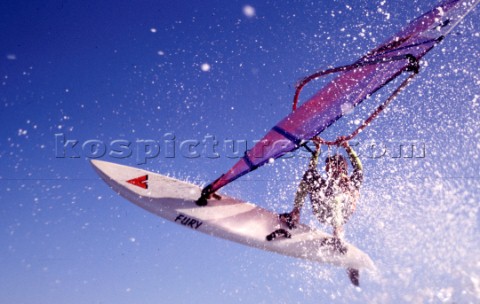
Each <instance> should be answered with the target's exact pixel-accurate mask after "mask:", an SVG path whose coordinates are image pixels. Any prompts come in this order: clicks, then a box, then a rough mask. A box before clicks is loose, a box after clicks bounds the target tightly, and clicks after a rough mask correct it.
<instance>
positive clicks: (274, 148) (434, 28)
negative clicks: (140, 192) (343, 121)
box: [206, 0, 480, 194]
mask: <svg viewBox="0 0 480 304" xmlns="http://www.w3.org/2000/svg"><path fill="white" fill-rule="evenodd" d="M479 2H480V0H448V1H444V2H443V3H442V4H440V5H439V6H437V7H436V8H434V9H433V10H431V11H429V12H427V13H425V14H424V15H422V16H420V17H418V18H417V19H415V20H414V21H412V22H411V23H410V24H409V25H408V26H407V27H405V28H404V29H403V30H402V31H400V32H399V33H397V35H395V36H393V37H392V38H391V39H389V40H388V41H387V42H386V43H384V44H382V45H380V46H379V47H377V48H375V49H373V50H372V51H370V52H369V53H367V54H366V55H365V56H364V57H362V58H361V59H360V60H358V61H357V62H356V63H354V64H352V65H351V66H350V67H351V68H346V69H345V70H344V71H342V72H339V73H338V76H337V77H336V78H335V79H334V80H332V81H331V82H329V83H328V84H327V85H326V86H325V87H323V88H322V89H321V90H320V91H318V92H317V93H316V94H315V95H313V96H312V97H311V98H310V99H308V100H307V101H306V102H305V103H304V104H303V105H302V106H300V107H299V108H298V109H297V110H296V111H294V112H292V113H290V114H289V115H288V116H287V117H285V118H284V119H283V120H282V121H280V122H279V123H278V124H277V125H276V126H275V127H273V128H272V129H271V130H270V131H269V132H268V133H267V134H266V135H265V136H264V137H263V139H262V140H261V141H260V142H258V143H257V144H256V145H255V146H254V147H253V148H252V149H251V150H249V151H248V152H247V153H246V154H245V156H244V157H243V158H242V159H241V160H239V161H238V162H237V163H236V164H235V165H234V166H233V167H232V168H231V169H230V170H229V171H228V172H227V173H225V174H223V175H222V176H220V177H219V178H218V179H217V180H215V181H214V182H213V183H211V184H210V185H209V186H208V187H207V188H206V189H208V193H207V194H209V193H213V192H215V191H217V190H218V189H220V188H221V187H223V186H225V185H226V184H228V183H230V182H232V181H234V180H235V179H237V178H239V177H240V176H242V175H244V174H246V173H248V172H250V171H252V170H254V169H256V168H258V167H259V166H262V165H263V164H265V163H266V162H268V161H269V160H271V159H276V158H278V157H281V156H282V155H284V154H286V153H288V152H291V151H293V150H295V149H298V148H299V147H300V146H301V145H302V144H304V143H305V142H306V141H308V140H310V139H311V138H313V137H314V136H316V135H318V134H320V133H321V132H322V131H324V130H325V129H326V128H327V127H328V126H330V125H331V124H333V123H334V122H335V121H336V120H338V119H339V118H340V117H342V116H343V115H344V114H345V112H346V111H348V110H351V109H352V108H353V107H355V106H357V105H358V104H359V103H361V102H362V101H363V100H365V99H366V98H367V97H368V96H370V95H372V94H373V93H375V92H376V91H377V90H379V89H381V88H382V87H383V86H385V85H386V84H387V83H388V82H390V81H391V80H393V79H395V78H396V77H397V76H399V75H400V74H401V73H402V72H404V71H408V70H409V67H410V64H411V63H412V62H411V59H412V58H413V57H414V58H415V59H417V60H419V59H421V58H422V57H423V56H424V55H425V54H426V53H427V52H428V51H429V50H431V49H432V48H433V47H434V46H435V45H436V44H438V43H439V42H440V41H441V40H442V39H443V38H444V37H445V35H447V34H448V33H449V32H450V31H451V30H452V29H453V28H454V27H455V26H456V25H457V24H458V23H459V22H460V21H461V20H462V19H463V18H464V16H465V15H466V14H468V12H470V11H471V10H472V9H473V8H474V7H475V6H476V5H477V4H478V3H479Z"/></svg>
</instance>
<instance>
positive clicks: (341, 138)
mask: <svg viewBox="0 0 480 304" xmlns="http://www.w3.org/2000/svg"><path fill="white" fill-rule="evenodd" d="M337 141H338V142H339V143H340V146H342V147H344V148H345V149H346V148H348V147H349V146H350V145H349V144H348V140H347V137H346V136H339V137H338V138H337Z"/></svg>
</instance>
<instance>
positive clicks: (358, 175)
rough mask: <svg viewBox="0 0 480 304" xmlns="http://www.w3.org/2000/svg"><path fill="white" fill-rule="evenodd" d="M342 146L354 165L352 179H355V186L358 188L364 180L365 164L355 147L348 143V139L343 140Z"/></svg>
mask: <svg viewBox="0 0 480 304" xmlns="http://www.w3.org/2000/svg"><path fill="white" fill-rule="evenodd" d="M342 147H343V148H344V149H345V151H346V152H347V154H348V158H349V159H350V162H351V163H352V166H353V173H352V176H351V180H352V181H353V183H354V185H355V187H356V188H357V189H358V188H360V185H361V184H362V182H363V165H362V162H361V161H360V158H359V157H358V155H357V153H356V152H355V150H353V148H352V147H351V146H350V145H349V144H348V141H344V142H342Z"/></svg>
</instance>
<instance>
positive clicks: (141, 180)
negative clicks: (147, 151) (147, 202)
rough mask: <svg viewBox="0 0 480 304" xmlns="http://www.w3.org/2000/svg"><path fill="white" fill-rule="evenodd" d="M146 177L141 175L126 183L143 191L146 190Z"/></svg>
mask: <svg viewBox="0 0 480 304" xmlns="http://www.w3.org/2000/svg"><path fill="white" fill-rule="evenodd" d="M147 182H148V175H143V176H140V177H136V178H132V179H130V180H127V183H130V184H132V185H135V186H137V187H140V188H143V189H148V183H147Z"/></svg>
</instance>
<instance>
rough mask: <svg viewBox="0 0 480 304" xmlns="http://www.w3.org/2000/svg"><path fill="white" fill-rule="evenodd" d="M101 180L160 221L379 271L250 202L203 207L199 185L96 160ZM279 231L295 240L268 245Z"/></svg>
mask: <svg viewBox="0 0 480 304" xmlns="http://www.w3.org/2000/svg"><path fill="white" fill-rule="evenodd" d="M92 165H93V167H94V168H95V170H96V171H97V172H98V174H99V175H100V176H101V177H102V179H103V180H104V181H105V182H106V183H107V184H108V185H109V186H110V187H111V188H112V189H113V190H114V191H115V192H117V193H118V194H120V195H121V196H123V197H125V198H126V199H127V200H129V201H131V202H132V203H134V204H136V205H137V206H139V207H142V208H144V209H146V210H148V211H150V212H152V213H154V214H156V215H158V216H160V217H162V218H165V219H167V220H170V221H172V222H174V223H177V224H179V225H183V226H185V227H187V228H189V229H193V230H197V231H200V232H203V233H207V234H209V235H212V236H216V237H219V238H223V239H227V240H231V241H234V242H237V243H240V244H244V245H247V246H251V247H255V248H259V249H262V250H267V251H272V252H276V253H279V254H283V255H287V256H291V257H295V258H300V259H305V260H309V261H315V262H320V263H329V264H333V265H337V266H340V267H345V268H353V269H370V270H373V269H374V268H375V266H374V264H373V262H372V260H371V259H370V258H369V256H368V255H367V254H365V253H364V252H362V251H361V250H360V249H358V248H356V247H355V246H353V245H351V244H348V243H346V244H345V246H346V248H347V252H346V253H345V254H340V253H339V252H338V251H336V250H334V249H333V248H331V245H325V240H327V239H331V235H329V234H326V233H324V232H322V231H319V230H317V229H314V228H311V227H309V226H306V225H303V224H300V225H298V226H297V228H294V229H292V230H289V229H288V228H287V227H286V225H285V224H284V223H283V222H281V221H280V220H279V217H278V214H276V213H274V212H272V211H269V210H266V209H264V208H261V207H259V206H257V205H254V204H252V203H248V202H243V201H241V200H238V199H235V198H232V197H229V196H226V195H221V197H222V198H221V199H220V200H217V199H211V200H209V201H208V205H207V206H204V207H199V206H197V205H196V204H195V201H196V200H197V199H198V198H199V197H200V192H201V188H200V187H199V186H196V185H193V184H190V183H187V182H183V181H180V180H177V179H173V178H170V177H166V176H163V175H160V174H156V173H152V172H148V171H145V170H141V169H138V168H134V167H128V166H123V165H118V164H114V163H109V162H105V161H99V160H92ZM278 229H285V230H286V231H288V232H290V233H291V238H285V237H278V238H276V239H274V240H272V241H268V240H267V239H266V236H267V235H269V234H271V233H272V232H273V231H276V230H278Z"/></svg>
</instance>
